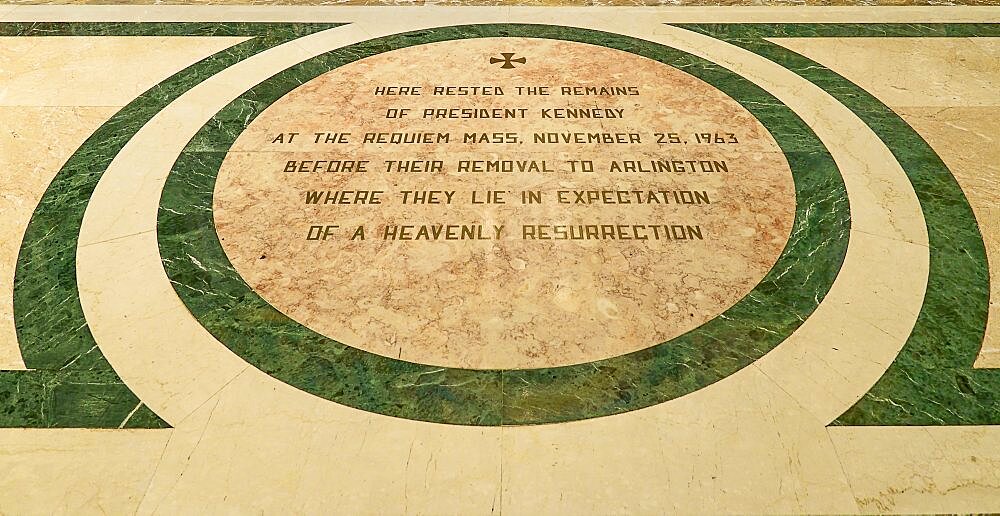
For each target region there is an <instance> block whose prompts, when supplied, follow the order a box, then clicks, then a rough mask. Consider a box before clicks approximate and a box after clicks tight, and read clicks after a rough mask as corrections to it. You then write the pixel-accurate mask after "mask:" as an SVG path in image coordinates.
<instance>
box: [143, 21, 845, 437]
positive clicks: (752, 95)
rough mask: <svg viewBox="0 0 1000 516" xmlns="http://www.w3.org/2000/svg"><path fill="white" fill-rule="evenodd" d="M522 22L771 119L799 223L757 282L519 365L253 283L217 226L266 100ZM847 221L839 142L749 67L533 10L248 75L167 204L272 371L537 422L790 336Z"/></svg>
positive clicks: (182, 283)
mask: <svg viewBox="0 0 1000 516" xmlns="http://www.w3.org/2000/svg"><path fill="white" fill-rule="evenodd" d="M486 37H525V38H543V39H553V40H563V41H573V42H579V43H587V44H592V45H601V46H604V47H608V48H613V49H618V50H623V51H627V52H631V53H633V54H636V55H639V56H642V57H646V58H649V59H653V60H656V61H659V62H660V63H663V64H664V65H667V66H672V67H675V68H677V69H679V70H682V71H684V72H686V73H688V74H691V75H693V76H695V77H697V78H699V79H701V80H703V81H705V82H707V83H708V84H710V85H712V86H714V87H715V88H718V89H719V90H721V91H722V92H724V93H726V94H727V95H729V96H730V97H732V98H733V99H735V100H736V101H737V102H739V103H740V104H741V105H742V106H744V107H745V108H746V109H747V110H749V111H750V113H752V114H753V115H754V116H755V117H757V119H758V120H760V121H761V122H762V123H763V124H764V126H765V127H767V129H768V130H769V131H770V132H771V134H772V136H773V137H774V139H775V140H776V141H777V143H778V145H779V146H780V148H781V150H782V152H783V153H784V154H785V156H786V158H787V160H788V163H789V166H790V168H791V171H792V176H793V179H794V183H795V192H796V211H795V220H794V224H793V227H792V231H791V235H790V238H789V240H788V242H787V243H786V246H785V248H784V250H783V251H782V253H781V255H780V257H779V258H778V260H777V262H776V263H775V265H774V266H773V268H772V269H771V270H770V271H769V272H768V274H767V275H766V276H765V277H764V278H763V279H762V280H761V282H760V283H759V284H757V285H756V286H755V287H754V289H753V290H752V291H751V292H750V293H749V294H747V295H746V296H745V297H744V298H743V299H741V300H740V301H739V302H737V303H736V304H735V305H733V306H732V307H730V308H729V309H727V310H726V311H725V312H723V313H722V314H721V315H719V316H718V317H716V318H714V319H712V320H710V321H708V322H706V323H704V324H703V325H701V326H700V327H698V328H696V329H694V330H691V331H689V332H687V333H685V334H683V335H680V336H678V337H676V338H673V339H671V340H669V341H666V342H663V343H660V344H657V345H654V346H652V347H649V348H646V349H643V350H640V351H636V352H632V353H628V354H624V355H620V356H616V357H612V358H608V359H604V360H599V361H594V362H589V363H583V364H575V365H569V366H562V367H549V368H539V369H522V370H480V369H476V370H473V369H458V368H446V367H440V366H431V365H425V364H418V363H413V362H406V361H402V360H397V359H393V358H389V357H385V356H381V355H377V354H374V353H370V352H366V351H362V350H360V349H357V348H354V347H351V346H350V345H347V344H344V343H341V342H337V341H335V340H333V339H330V338H328V337H325V336H322V335H320V334H318V333H316V332H314V331H313V330H310V329H309V328H307V327H305V326H303V325H301V324H299V323H298V322H296V321H294V320H292V319H290V318H288V317H287V316H285V315H284V314H282V313H281V312H279V311H278V310H276V309H275V308H274V307H272V306H271V305H269V304H268V303H267V302H266V301H265V300H264V299H262V298H261V297H260V296H259V295H258V294H257V293H255V292H254V291H253V290H252V289H251V288H250V287H249V286H248V285H247V284H246V283H245V282H244V281H243V279H242V278H241V277H240V276H239V274H238V273H237V272H236V270H235V269H234V268H233V266H232V264H231V263H230V262H229V260H228V258H227V257H226V255H225V253H224V252H223V249H222V246H221V245H220V243H219V238H218V236H217V234H216V232H215V229H214V225H213V216H212V197H213V191H214V186H215V181H216V177H217V175H218V173H219V169H220V167H221V165H222V162H223V159H224V158H225V156H226V153H227V151H228V150H229V148H230V146H231V145H232V144H233V142H234V141H235V140H236V138H237V137H238V136H239V134H240V133H241V132H242V131H243V130H244V129H245V128H246V127H247V126H248V125H249V124H250V122H251V121H252V120H254V118H255V117H256V116H257V115H259V114H260V113H261V112H262V111H263V110H264V109H265V108H267V107H268V106H269V105H271V104H272V103H274V102H275V101H277V100H278V99H280V98H281V97H283V96H284V95H285V94H287V93H288V92H290V91H292V90H293V89H295V88H297V87H298V86H300V85H302V84H304V83H305V82H307V81H309V80H311V79H313V78H315V77H317V76H319V75H321V74H323V73H325V72H328V71H330V70H333V69H335V68H337V67H339V66H342V65H345V64H347V63H351V62H354V61H357V60H360V59H364V58H366V57H369V56H373V55H376V54H379V53H383V52H387V51H391V50H396V49H400V48H405V47H409V46H414V45H421V44H426V43H433V42H440V41H452V40H459V39H466V38H486ZM849 231H850V208H849V204H848V201H847V195H846V190H845V188H844V183H843V181H842V179H841V177H840V173H839V170H838V169H837V166H836V164H835V163H834V161H833V159H832V157H831V156H830V154H829V153H828V151H827V150H826V148H825V147H824V146H823V144H822V143H821V142H820V140H819V139H818V138H817V137H816V135H815V134H814V133H813V132H812V130H811V129H810V128H809V127H808V126H807V125H806V124H805V123H804V122H803V121H802V120H801V119H800V118H799V117H798V116H797V115H795V113H793V112H792V111H791V110H790V109H789V108H788V107H787V106H785V105H783V104H782V103H781V102H780V101H778V100H777V99H776V98H774V97H773V96H772V95H771V94H769V93H767V92H766V91H764V90H763V89H761V88H759V87H757V86H756V85H754V84H753V83H751V82H750V81H748V80H746V79H744V78H742V77H740V76H738V75H736V74H734V73H733V72H731V71H729V70H727V69H724V68H722V67H720V66H718V65H716V64H714V63H712V62H709V61H707V60H704V59H702V58H699V57H696V56H693V55H691V54H688V53H685V52H682V51H679V50H677V49H674V48H670V47H667V46H663V45H659V44H656V43H652V42H649V41H645V40H640V39H636V38H631V37H627V36H622V35H617V34H611V33H607V32H600V31H595V30H587V29H578V28H569V27H558V26H547V25H524V24H493V25H467V26H454V27H443V28H435V29H429V30H423V31H417V32H409V33H404V34H396V35H392V36H387V37H382V38H377V39H373V40H369V41H365V42H362V43H358V44H354V45H351V46H348V47H344V48H340V49H337V50H333V51H330V52H328V53H325V54H322V55H320V56H317V57H315V58H312V59H309V60H306V61H303V62H301V63H299V64H296V65H294V66H291V67H289V68H287V69H286V70H284V71H282V72H280V73H278V74H276V75H274V76H273V77H271V78H269V79H267V80H266V81H264V82H262V83H260V84H258V85H257V86H255V87H253V88H252V89H250V90H248V91H247V92H245V93H244V94H242V95H241V96H240V97H238V98H237V99H236V100H234V101H233V102H232V103H230V104H229V105H228V106H226V107H225V108H223V109H222V110H221V111H220V112H219V113H217V114H216V115H215V116H214V117H213V118H212V119H211V120H210V121H209V122H208V123H207V124H206V125H205V126H204V127H202V128H201V130H199V132H198V133H197V134H196V135H195V137H194V138H192V140H191V141H190V142H189V143H188V145H187V147H186V148H185V149H184V151H183V152H182V153H181V155H180V156H179V157H178V159H177V161H176V163H175V164H174V166H173V168H172V170H171V173H170V176H169V178H168V179H167V182H166V186H165V188H164V190H163V195H162V199H161V204H160V211H159V216H158V238H159V246H160V253H161V257H162V260H163V265H164V268H165V270H166V272H167V275H168V276H169V278H170V280H171V282H172V284H173V285H174V288H175V290H176V291H177V293H178V295H179V296H180V298H181V299H182V300H183V302H184V303H185V304H186V305H187V307H188V309H189V310H190V311H191V313H192V314H193V315H194V316H195V317H196V318H197V319H198V321H199V322H200V323H201V324H202V325H203V326H204V327H205V328H206V329H207V330H208V331H209V332H211V333H212V335H214V336H215V337H216V338H217V339H218V340H219V341H220V342H222V343H224V344H225V345H226V346H228V347H229V348H230V349H231V350H232V351H233V352H235V353H236V354H238V355H239V356H240V357H242V358H243V359H244V360H246V361H247V362H249V363H250V364H252V365H254V366H255V367H257V368H259V369H260V370H262V371H264V372H265V373H267V374H269V375H271V376H273V377H274V378H277V379H279V380H281V381H283V382H286V383H288V384H290V385H292V386H295V387H297V388H299V389H301V390H304V391H306V392H309V393H312V394H314V395H316V396H320V397H323V398H325V399H328V400H331V401H334V402H336V403H340V404H343V405H346V406H350V407H354V408H357V409H361V410H365V411H369V412H374V413H378V414H384V415H388V416H394V417H400V418H406V419H413V420H419V421H429V422H435V423H444V424H457V425H481V426H497V425H532V424H545V423H556V422H564V421H574V420H582V419H588V418H594V417H601V416H608V415H613V414H620V413H624V412H628V411H632V410H636V409H640V408H644V407H649V406H652V405H656V404H659V403H663V402H665V401H668V400H671V399H674V398H677V397H680V396H683V395H685V394H688V393H691V392H693V391H695V390H698V389H701V388H703V387H705V386H707V385H710V384H712V383H714V382H716V381H718V380H721V379H722V378H725V377H726V376H728V375H730V374H732V373H734V372H736V371H738V370H740V369H741V368H743V367H746V366H747V365H749V364H750V363H752V362H753V361H754V360H756V359H758V358H760V357H761V356H763V355H764V354H765V353H767V352H768V351H770V350H771V349H773V348H774V347H775V346H777V345H778V344H779V343H781V342H782V341H784V340H785V339H786V338H787V337H788V336H789V335H790V334H791V333H792V332H793V331H795V329H796V328H798V327H799V326H800V325H801V324H802V322H803V321H805V320H806V319H807V318H808V317H809V315H810V314H811V313H812V312H813V311H814V310H815V309H816V307H817V306H818V304H819V303H820V302H821V301H822V299H823V298H824V296H825V295H826V294H827V292H828V291H829V289H830V286H831V285H832V283H833V280H834V278H836V276H837V274H838V272H839V270H840V267H841V265H842V263H843V260H844V256H845V254H846V250H847V243H848V238H849Z"/></svg>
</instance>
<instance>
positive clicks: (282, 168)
mask: <svg viewBox="0 0 1000 516" xmlns="http://www.w3.org/2000/svg"><path fill="white" fill-rule="evenodd" d="M510 39H512V38H505V39H504V40H503V42H504V43H505V44H510V43H511V41H509V40H510ZM513 39H517V38H513ZM515 42H516V43H518V47H517V48H519V49H520V50H519V53H518V54H517V55H519V56H526V57H527V60H526V63H521V64H519V65H518V66H517V68H516V69H515V70H502V71H501V70H500V68H499V67H497V66H496V64H495V63H493V64H492V65H491V64H490V63H489V62H488V58H487V57H488V56H490V55H494V56H495V55H496V54H497V50H496V48H497V45H498V40H494V39H491V38H482V39H476V40H462V41H451V42H442V43H435V44H428V45H421V46H417V47H411V48H406V49H401V50H396V51H392V52H386V53H383V54H379V55H377V56H373V57H370V58H366V59H362V60H360V61H357V62H355V63H351V64H349V65H346V66H343V67H341V68H338V69H337V70H334V71H332V72H329V73H327V74H325V75H322V76H320V77H318V78H316V79H314V80H313V81H310V82H308V83H306V84H304V85H303V86H301V87H299V88H298V89H296V90H294V91H292V92H291V93H290V94H288V95H286V96H285V97H284V98H283V99H281V100H279V101H278V102H276V103H274V104H273V105H272V106H271V107H269V108H268V109H267V110H266V111H264V112H263V113H262V114H261V115H260V116H259V117H258V118H257V119H256V120H254V121H253V122H252V123H251V124H250V126H249V127H248V128H247V130H246V131H245V132H244V133H243V134H242V135H241V136H240V137H239V138H238V139H237V141H236V143H235V144H234V145H233V147H232V149H231V150H230V152H229V154H228V155H227V157H226V159H225V162H224V163H223V166H222V168H221V170H220V174H219V179H218V182H217V183H216V192H215V199H214V202H215V219H216V227H217V230H218V232H219V235H220V237H221V238H222V244H223V247H224V249H225V250H226V252H227V254H228V255H229V257H230V260H231V262H232V263H233V265H234V266H235V267H236V268H237V270H238V271H239V273H240V274H241V275H242V276H243V278H245V279H246V281H247V282H248V283H249V284H250V285H251V287H253V288H254V289H255V290H256V291H257V292H259V293H260V295H261V296H262V297H264V298H265V299H267V301H268V302H270V303H271V304H273V305H274V306H275V307H276V308H278V309H279V310H281V311H283V312H284V313H286V314H287V315H289V316H290V317H292V318H294V319H296V320H298V321H299V322H301V323H303V324H305V325H307V326H309V327H311V328H313V329H314V330H316V331H318V332H320V333H322V334H324V335H326V336H328V337H331V338H334V339H336V340H338V341H340V342H343V343H345V344H348V345H351V346H355V347H358V348H361V349H365V350H368V351H372V352H375V353H378V354H382V355H385V356H391V357H394V358H401V359H404V360H410V361H415V362H420V363H427V364H435V365H442V366H450V367H468V368H531V367H545V366H554V365H566V364H573V363H581V362H586V361H591V360H597V359H602V358H608V357H611V356H616V355H619V354H622V353H626V352H629V351H635V350H638V349H642V348H645V347H648V346H651V345H655V344H657V343H659V342H662V341H665V340H668V339H670V338H672V337H674V336H676V335H679V334H680V333H683V332H684V331H687V330H690V329H693V328H695V327H697V326H698V325H700V324H701V323H703V322H705V321H707V320H709V319H711V318H712V317H715V316H717V315H718V314H719V313H721V312H723V311H724V310H725V309H726V308H728V307H729V306H731V305H732V304H734V303H735V302H736V301H738V300H739V299H740V298H742V297H743V296H744V295H746V293H747V292H749V290H750V289H752V288H753V286H754V285H756V284H757V282H758V281H759V280H760V278H761V277H763V275H764V274H765V273H766V272H767V271H768V270H769V269H770V267H771V266H772V265H773V264H774V262H775V260H776V259H777V257H778V255H779V254H780V252H781V250H782V249H783V247H784V243H785V241H786V240H787V237H788V234H789V231H790V228H791V224H792V220H793V215H794V207H795V206H794V202H795V192H794V185H793V183H792V178H791V173H790V170H789V168H788V164H787V161H786V160H785V158H784V155H783V154H782V153H781V151H780V149H779V148H778V146H777V144H776V143H775V142H774V140H773V138H772V137H771V136H770V134H768V132H767V130H766V129H765V128H764V127H763V126H762V125H761V124H760V122H759V121H757V120H756V119H755V118H754V117H753V116H752V115H750V113H749V112H747V111H746V110H745V109H744V108H743V107H742V106H740V105H739V104H738V103H736V102H735V101H734V100H732V99H731V98H729V97H728V96H726V95H725V94H723V93H722V92H719V91H718V90H715V89H714V88H712V87H711V86H709V85H707V84H705V83H703V82H701V81H700V80H698V79H696V78H694V77H692V76H689V75H687V74H685V73H683V72H681V71H679V70H677V69H674V68H671V67H668V66H665V65H663V64H660V63H658V62H655V61H652V60H648V59H645V58H641V57H638V56H635V55H633V54H628V53H625V52H621V51H617V50H613V49H607V48H603V47H594V46H591V45H586V44H581V43H573V42H565V41H551V40H541V39H517V41H515ZM427 63H433V64H434V66H427ZM264 255H266V256H267V258H266V259H262V258H261V256H264Z"/></svg>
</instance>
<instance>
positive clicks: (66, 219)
mask: <svg viewBox="0 0 1000 516" xmlns="http://www.w3.org/2000/svg"><path fill="white" fill-rule="evenodd" d="M337 25H340V24H274V23H0V35H3V36H151V35H156V36H169V35H179V36H253V38H252V39H250V40H248V41H245V42H243V43H240V44H237V45H234V46H232V47H230V48H228V49H226V50H222V51H220V52H217V53H215V54H213V55H211V56H209V57H207V58H205V59H203V60H201V61H199V62H198V63H195V64H193V65H191V66H189V67H188V68H185V69H184V70H182V71H180V72H178V73H176V74H174V75H173V76H171V77H170V78H168V79H166V80H164V81H163V82H161V83H159V84H157V85H156V86H154V87H153V88H151V89H149V90H148V91H146V92H144V93H143V94H142V95H140V96H139V97H137V98H136V99H135V100H133V101H132V102H130V103H129V104H128V105H127V106H125V107H124V108H122V109H121V110H120V111H119V112H118V113H116V114H115V115H114V116H112V117H111V119H109V120H108V121H107V122H105V123H104V124H103V125H102V126H101V127H100V128H99V129H98V130H97V131H96V132H94V134H93V135H91V136H90V137H89V138H88V139H87V141H86V142H84V144H83V145H82V146H81V147H80V148H79V149H77V151H76V152H75V153H74V154H73V155H72V156H71V157H70V158H69V160H68V161H67V162H66V164H65V165H63V167H62V169H61V170H60V171H59V173H58V174H56V176H55V178H54V179H53V180H52V183H51V184H50V185H49V187H48V189H47V190H46V192H45V194H44V196H43V197H42V199H41V201H40V202H39V204H38V206H37V208H36V209H35V212H34V214H33V215H32V218H31V221H30V223H29V225H28V227H27V230H26V233H25V236H24V239H23V241H22V244H21V250H20V253H19V255H18V262H17V270H16V273H15V279H14V320H15V325H16V328H17V336H18V343H19V345H20V347H21V354H22V356H23V358H24V361H25V364H26V365H27V367H28V368H30V369H34V370H33V371H0V427H22V428H23V427H87V428H117V427H119V426H122V425H124V426H125V427H128V428H162V427H166V426H168V425H167V424H166V422H164V421H163V420H161V419H160V418H158V417H157V416H156V415H155V414H153V413H152V412H151V411H150V410H149V409H148V408H147V407H145V406H144V405H142V404H141V402H140V401H139V399H138V398H137V397H136V396H135V395H134V394H133V393H132V392H131V391H130V390H129V389H128V387H126V386H125V384H124V383H122V381H121V379H120V378H119V377H118V375H117V374H116V373H115V372H114V370H113V369H112V368H111V365H110V364H109V363H108V361H107V359H105V357H104V355H103V354H102V353H101V351H100V348H99V347H98V346H97V343H96V342H95V341H94V337H93V336H92V335H91V333H90V329H89V327H88V325H87V321H86V319H85V318H84V314H83V308H82V307H81V306H80V299H79V297H80V296H79V291H78V290H77V283H76V247H77V240H78V236H79V233H80V224H81V223H82V221H83V214H84V211H85V210H86V208H87V203H88V202H89V201H90V196H91V194H92V193H93V191H94V188H96V186H97V183H98V181H99V180H100V178H101V176H102V175H103V173H104V171H105V170H106V169H107V167H108V165H109V164H110V163H111V161H112V160H113V159H114V157H115V156H116V155H117V154H118V152H119V151H120V150H121V149H122V147H124V145H125V144H126V143H127V142H128V141H129V140H130V139H131V138H132V135H133V134H135V132H136V131H138V130H139V129H140V128H141V127H142V126H143V125H145V124H146V122H148V121H149V119H150V118H152V117H153V115H155V114H156V113H157V112H159V111H160V110H161V109H163V108H164V107H166V106H167V105H168V104H169V103H170V102H172V101H173V100H174V99H176V98H177V97H179V96H180V95H181V94H182V93H184V92H185V91H187V90H189V89H191V87H193V86H194V85H196V84H198V83H200V82H201V81H203V80H205V79H206V78H208V77H210V76H212V75H214V74H215V73H217V72H219V71H221V70H224V69H226V68H228V67H230V66H232V65H233V64H235V63H237V62H239V61H241V60H243V59H246V58H247V57H249V56H252V55H254V54H257V53H259V52H261V51H263V50H266V49H268V48H270V47H273V46H275V45H278V44H281V43H284V42H287V41H290V40H292V39H295V38H298V37H301V36H304V35H306V34H309V33H312V32H316V31H319V30H323V29H328V28H331V27H335V26H337Z"/></svg>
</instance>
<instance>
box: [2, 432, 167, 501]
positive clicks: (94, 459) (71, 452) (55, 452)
mask: <svg viewBox="0 0 1000 516" xmlns="http://www.w3.org/2000/svg"><path fill="white" fill-rule="evenodd" d="M170 432H171V431H170V430H77V429H67V430H54V429H0V469H2V470H3V472H4V474H3V475H2V476H0V512H2V513H4V514H39V515H41V514H128V513H134V512H135V510H136V508H138V506H139V502H140V500H141V499H142V495H143V493H144V492H145V490H146V487H147V486H148V485H149V482H150V479H151V478H152V476H153V472H154V470H155V469H156V466H157V462H158V461H159V458H160V455H161V454H162V453H163V450H164V446H166V444H167V440H168V438H169V437H170Z"/></svg>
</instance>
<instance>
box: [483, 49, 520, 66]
mask: <svg viewBox="0 0 1000 516" xmlns="http://www.w3.org/2000/svg"><path fill="white" fill-rule="evenodd" d="M500 55H502V56H503V59H500V58H497V57H491V58H490V64H497V63H503V64H502V65H500V68H514V63H521V64H524V63H527V62H528V60H527V59H525V58H523V57H519V58H517V59H514V52H500Z"/></svg>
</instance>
